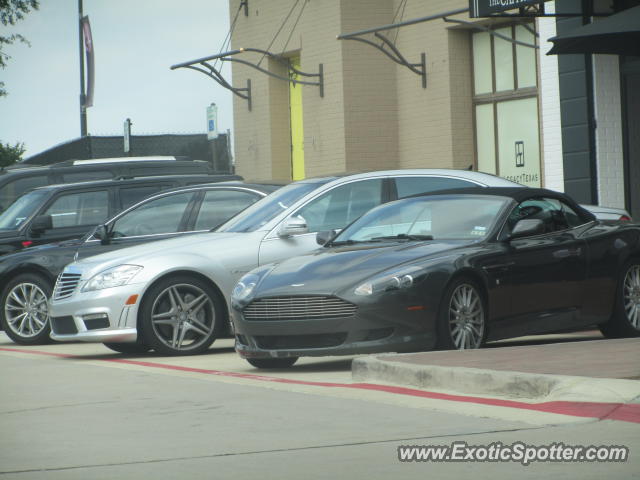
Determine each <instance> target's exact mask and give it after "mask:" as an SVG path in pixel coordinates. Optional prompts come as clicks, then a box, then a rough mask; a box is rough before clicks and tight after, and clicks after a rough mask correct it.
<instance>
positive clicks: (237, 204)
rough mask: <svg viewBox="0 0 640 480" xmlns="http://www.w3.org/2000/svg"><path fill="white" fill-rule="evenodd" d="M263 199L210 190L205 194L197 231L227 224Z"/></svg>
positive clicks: (241, 192)
mask: <svg viewBox="0 0 640 480" xmlns="http://www.w3.org/2000/svg"><path fill="white" fill-rule="evenodd" d="M260 198H261V197H259V196H258V195H256V194H254V193H251V192H243V191H239V190H210V191H208V192H206V193H205V195H204V199H203V200H202V205H201V206H200V211H199V212H198V218H197V219H196V223H195V230H209V229H211V228H213V227H217V226H218V225H220V224H222V223H223V222H226V221H227V220H229V219H230V218H231V217H233V216H234V215H235V214H237V213H239V212H240V211H241V210H244V209H245V208H247V207H248V206H249V205H251V204H252V203H255V202H257V201H258V200H260Z"/></svg>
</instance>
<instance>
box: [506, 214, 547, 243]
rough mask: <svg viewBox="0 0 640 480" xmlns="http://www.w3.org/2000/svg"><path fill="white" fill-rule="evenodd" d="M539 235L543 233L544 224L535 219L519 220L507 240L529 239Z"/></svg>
mask: <svg viewBox="0 0 640 480" xmlns="http://www.w3.org/2000/svg"><path fill="white" fill-rule="evenodd" d="M541 233H544V223H543V222H542V220H540V219H537V218H529V219H524V220H519V221H518V223H516V225H515V226H514V227H513V230H512V231H511V235H509V240H512V239H514V238H522V237H529V236H532V235H540V234H541Z"/></svg>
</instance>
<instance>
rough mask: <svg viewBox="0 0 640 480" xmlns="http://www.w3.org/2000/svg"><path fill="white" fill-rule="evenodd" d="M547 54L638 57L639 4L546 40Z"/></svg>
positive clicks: (639, 48) (639, 53)
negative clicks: (547, 44) (547, 41)
mask: <svg viewBox="0 0 640 480" xmlns="http://www.w3.org/2000/svg"><path fill="white" fill-rule="evenodd" d="M549 40H550V41H551V42H553V48H552V49H551V50H550V51H549V52H548V54H547V55H559V54H563V53H607V54H615V55H628V56H640V6H637V7H632V8H629V9H627V10H623V11H621V12H618V13H616V14H614V15H611V16H609V17H606V18H604V19H602V20H598V21H596V22H593V23H589V24H587V25H584V26H582V27H579V28H576V29H574V30H572V31H570V32H567V33H565V34H563V35H558V36H556V37H553V38H550V39H549Z"/></svg>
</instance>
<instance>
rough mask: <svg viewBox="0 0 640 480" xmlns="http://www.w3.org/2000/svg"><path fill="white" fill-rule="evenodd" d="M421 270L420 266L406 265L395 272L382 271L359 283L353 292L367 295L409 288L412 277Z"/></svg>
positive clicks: (411, 283)
mask: <svg viewBox="0 0 640 480" xmlns="http://www.w3.org/2000/svg"><path fill="white" fill-rule="evenodd" d="M422 270H423V269H422V268H420V267H408V268H404V269H401V270H398V271H396V272H390V273H384V274H382V275H378V276H376V277H373V278H372V279H371V280H369V281H367V282H365V283H363V284H361V285H359V286H358V287H356V289H355V290H354V291H353V293H355V294H356V295H360V296H369V295H374V294H376V293H380V292H387V291H389V290H399V289H401V288H409V287H410V286H411V285H413V280H414V278H415V277H416V276H417V275H418V274H419V273H420V272H421V271H422Z"/></svg>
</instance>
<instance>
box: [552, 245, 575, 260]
mask: <svg viewBox="0 0 640 480" xmlns="http://www.w3.org/2000/svg"><path fill="white" fill-rule="evenodd" d="M581 254H582V249H581V248H579V247H578V248H564V249H562V250H556V251H555V252H553V256H554V257H555V258H569V257H579V256H580V255H581Z"/></svg>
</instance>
